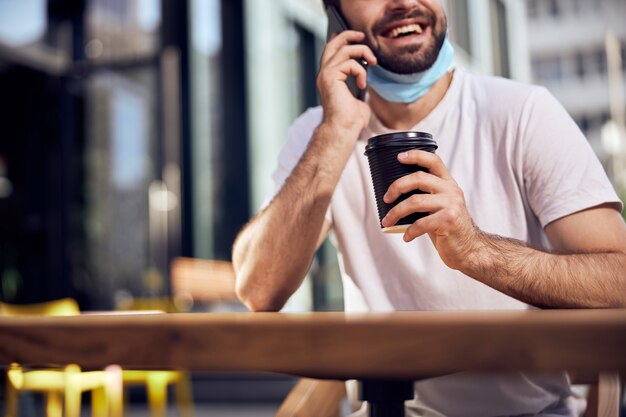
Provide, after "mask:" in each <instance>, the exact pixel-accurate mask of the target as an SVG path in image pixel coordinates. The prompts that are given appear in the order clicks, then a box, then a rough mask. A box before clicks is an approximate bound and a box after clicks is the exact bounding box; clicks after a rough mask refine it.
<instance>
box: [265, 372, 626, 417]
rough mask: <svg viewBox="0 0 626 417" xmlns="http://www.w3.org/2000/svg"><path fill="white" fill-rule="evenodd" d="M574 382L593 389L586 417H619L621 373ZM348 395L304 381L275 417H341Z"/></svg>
mask: <svg viewBox="0 0 626 417" xmlns="http://www.w3.org/2000/svg"><path fill="white" fill-rule="evenodd" d="M572 381H573V383H576V384H585V385H589V386H590V389H589V394H588V397H587V411H586V412H585V414H584V417H619V415H620V414H619V413H620V405H621V404H620V402H621V385H620V378H619V376H618V375H617V374H615V373H601V374H600V375H598V376H596V377H589V376H581V375H576V376H574V377H573V378H572ZM345 396H346V387H345V383H344V382H342V381H330V380H315V379H307V378H303V379H301V380H300V381H299V382H298V383H297V384H296V386H295V387H294V388H293V389H292V390H291V391H290V392H289V395H288V396H287V398H286V399H285V401H283V403H282V405H281V407H280V408H279V410H278V412H277V413H276V414H275V417H313V416H315V417H338V416H339V411H340V407H341V401H342V400H343V398H344V397H345Z"/></svg>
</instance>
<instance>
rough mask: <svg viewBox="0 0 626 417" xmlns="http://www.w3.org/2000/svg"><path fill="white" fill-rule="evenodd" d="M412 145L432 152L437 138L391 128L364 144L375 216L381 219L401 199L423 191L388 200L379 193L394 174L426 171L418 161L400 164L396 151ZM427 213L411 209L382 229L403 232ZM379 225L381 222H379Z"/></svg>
mask: <svg viewBox="0 0 626 417" xmlns="http://www.w3.org/2000/svg"><path fill="white" fill-rule="evenodd" d="M412 149H419V150H422V151H427V152H432V153H435V150H437V142H435V140H434V139H433V135H431V134H430V133H424V132H395V133H388V134H385V135H379V136H374V137H372V138H370V140H369V141H368V142H367V146H366V147H365V156H367V159H368V161H369V166H370V174H371V175H372V182H373V183H374V194H375V196H376V206H377V207H378V220H379V222H382V220H383V218H384V217H385V216H386V215H387V213H389V211H390V210H391V209H392V208H393V207H394V206H395V205H396V204H398V203H400V202H401V201H404V200H406V199H407V198H409V197H410V196H412V195H414V194H424V193H423V192H422V191H420V190H415V191H412V192H410V193H408V194H403V195H401V196H400V197H399V198H398V199H397V200H396V201H394V202H393V203H392V204H387V203H385V202H384V201H383V196H384V195H385V193H386V192H387V190H388V189H389V186H390V185H391V184H392V183H393V182H394V181H395V180H397V179H398V178H401V177H404V176H406V175H409V174H412V173H414V172H417V171H427V170H426V168H423V167H420V166H418V165H407V164H401V163H400V162H399V161H398V154H399V153H402V152H406V151H409V150H412ZM427 215H428V213H413V214H411V215H409V216H407V217H403V218H402V219H400V220H399V221H398V222H397V223H396V225H395V226H392V227H384V228H383V232H385V233H404V232H405V230H406V229H407V228H408V227H409V226H410V225H411V224H413V223H414V222H415V221H416V220H418V219H420V218H422V217H424V216H427ZM381 227H382V223H381Z"/></svg>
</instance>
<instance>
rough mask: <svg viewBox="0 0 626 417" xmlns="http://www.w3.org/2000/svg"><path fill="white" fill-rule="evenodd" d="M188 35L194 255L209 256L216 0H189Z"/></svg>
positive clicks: (216, 120) (217, 96)
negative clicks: (189, 40)
mask: <svg viewBox="0 0 626 417" xmlns="http://www.w3.org/2000/svg"><path fill="white" fill-rule="evenodd" d="M189 13H190V24H191V27H190V35H191V36H190V37H191V45H190V46H191V63H190V71H191V85H192V86H193V88H191V114H192V117H191V147H192V149H193V152H192V155H191V158H192V170H193V173H192V176H193V184H192V187H193V191H192V192H193V204H194V209H193V216H194V218H193V222H194V230H195V233H194V234H193V239H194V242H193V248H194V256H196V257H199V258H213V256H214V251H213V214H214V204H213V202H214V201H215V196H214V193H215V187H214V185H213V184H214V182H215V181H218V179H217V178H215V175H214V172H213V167H214V162H215V161H214V154H215V152H213V148H214V146H217V144H219V143H220V142H221V131H222V126H221V120H222V116H223V111H222V106H221V102H222V101H221V97H222V90H221V88H220V86H221V73H220V67H221V65H222V64H221V51H222V22H221V19H220V16H221V5H220V1H219V0H192V1H191V3H190V10H189Z"/></svg>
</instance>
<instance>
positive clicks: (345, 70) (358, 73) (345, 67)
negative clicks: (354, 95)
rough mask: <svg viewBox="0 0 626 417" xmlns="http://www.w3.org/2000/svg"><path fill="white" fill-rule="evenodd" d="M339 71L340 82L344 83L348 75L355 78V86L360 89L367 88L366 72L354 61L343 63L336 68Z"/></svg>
mask: <svg viewBox="0 0 626 417" xmlns="http://www.w3.org/2000/svg"><path fill="white" fill-rule="evenodd" d="M336 68H337V69H338V70H339V74H340V77H341V78H340V80H341V81H345V80H346V79H347V78H348V75H353V76H355V77H356V85H357V87H359V88H360V89H364V88H365V87H367V70H366V69H365V68H363V67H362V66H361V64H359V63H358V62H356V61H355V60H354V59H350V60H348V61H344V62H342V63H341V64H339V65H337V67H336Z"/></svg>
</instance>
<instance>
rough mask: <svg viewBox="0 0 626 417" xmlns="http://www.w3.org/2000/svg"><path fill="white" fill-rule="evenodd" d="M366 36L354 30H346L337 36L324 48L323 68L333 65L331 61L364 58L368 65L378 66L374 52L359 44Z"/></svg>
mask: <svg viewBox="0 0 626 417" xmlns="http://www.w3.org/2000/svg"><path fill="white" fill-rule="evenodd" d="M364 38H365V34H364V33H363V32H356V31H353V30H346V31H344V32H341V33H340V34H338V35H336V36H335V37H334V38H333V39H332V40H331V41H330V42H328V44H326V47H325V48H324V52H323V53H322V59H321V66H322V67H323V66H325V65H328V64H331V61H336V62H338V61H345V60H348V59H351V58H352V59H358V58H364V59H365V60H366V61H367V63H368V64H370V65H376V56H375V55H374V53H373V52H372V50H371V49H370V48H369V47H368V46H366V45H363V44H360V43H359V42H361V41H363V39H364Z"/></svg>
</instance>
